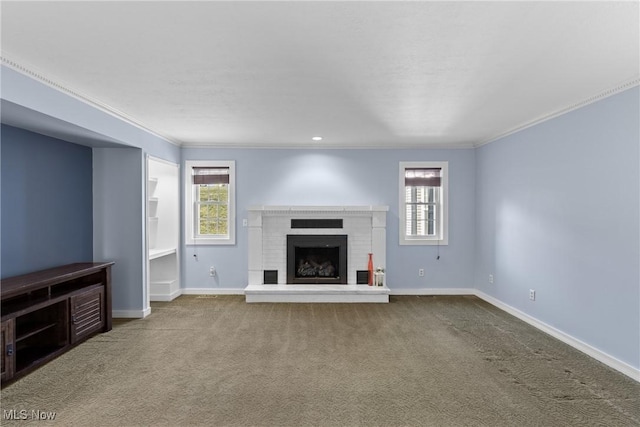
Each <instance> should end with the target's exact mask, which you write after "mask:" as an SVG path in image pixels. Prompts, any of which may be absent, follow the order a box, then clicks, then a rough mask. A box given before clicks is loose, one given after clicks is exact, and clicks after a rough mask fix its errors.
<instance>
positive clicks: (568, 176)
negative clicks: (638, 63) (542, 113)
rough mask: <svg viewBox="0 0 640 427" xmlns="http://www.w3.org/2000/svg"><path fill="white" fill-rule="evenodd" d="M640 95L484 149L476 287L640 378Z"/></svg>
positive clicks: (573, 114) (479, 158)
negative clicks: (533, 295)
mask: <svg viewBox="0 0 640 427" xmlns="http://www.w3.org/2000/svg"><path fill="white" fill-rule="evenodd" d="M639 95H640V89H639V88H637V87H636V88H633V89H631V90H628V91H625V92H623V93H621V94H618V95H615V96H612V97H609V98H606V99H604V100H602V101H599V102H597V103H594V104H591V105H589V106H586V107H584V108H581V109H579V110H576V111H573V112H570V113H568V114H565V115H562V116H560V117H557V118H555V119H553V120H549V121H547V122H544V123H542V124H539V125H537V126H534V127H531V128H528V129H526V130H523V131H521V132H518V133H516V134H514V135H511V136H508V137H506V138H504V139H502V140H500V141H496V142H493V143H491V144H488V145H485V146H483V147H481V148H480V149H478V150H477V153H476V156H477V192H476V200H477V207H476V209H477V222H476V227H475V228H476V231H477V239H476V244H477V246H476V259H477V264H476V273H475V287H476V288H478V289H480V290H481V291H483V292H485V293H487V294H489V295H491V296H493V297H495V298H497V299H498V300H500V301H501V302H503V303H505V304H507V305H510V306H511V307H514V308H516V309H518V310H520V311H522V312H525V313H527V314H528V315H530V316H533V317H534V318H536V319H538V320H540V321H542V322H545V323H547V324H548V325H550V326H552V327H554V328H556V329H559V330H561V331H563V332H565V333H567V334H569V335H571V336H573V337H574V338H577V339H578V340H581V341H583V342H585V343H588V344H589V345H591V346H593V347H595V348H597V349H600V350H602V351H604V352H605V353H608V354H609V355H610V356H613V357H614V358H617V359H618V360H621V361H623V362H625V363H627V364H629V365H631V366H633V367H635V368H636V369H637V368H638V367H640V227H639V222H640V211H639V208H640V171H639V169H640V166H639V165H640V148H639V146H640V135H639V129H640V123H639V121H640V119H639V117H640V109H639ZM489 274H494V275H495V282H494V284H489V283H488V275H489ZM529 289H535V291H536V300H535V301H529Z"/></svg>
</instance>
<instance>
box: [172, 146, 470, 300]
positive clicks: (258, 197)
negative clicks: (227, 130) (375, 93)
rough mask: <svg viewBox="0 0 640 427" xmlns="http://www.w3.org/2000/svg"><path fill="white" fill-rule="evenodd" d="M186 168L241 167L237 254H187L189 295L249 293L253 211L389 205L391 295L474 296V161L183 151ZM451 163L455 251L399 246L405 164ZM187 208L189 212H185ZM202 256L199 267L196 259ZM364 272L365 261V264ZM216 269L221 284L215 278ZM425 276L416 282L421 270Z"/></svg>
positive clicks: (392, 153) (437, 154) (400, 153)
mask: <svg viewBox="0 0 640 427" xmlns="http://www.w3.org/2000/svg"><path fill="white" fill-rule="evenodd" d="M182 152H183V160H198V159H215V160H235V161H236V186H237V188H236V209H237V219H238V220H237V230H236V232H237V234H236V245H234V246H217V247H216V246H198V247H194V246H187V247H186V248H184V249H185V250H183V251H182V254H183V262H182V269H183V277H182V283H184V285H183V286H184V287H188V288H211V287H222V288H244V287H245V286H246V284H247V283H248V272H247V262H248V261H247V258H248V253H249V249H248V237H247V228H245V227H242V219H243V218H247V216H248V215H247V208H248V207H249V206H252V205H388V206H389V212H388V215H387V283H388V284H389V287H390V288H392V289H395V290H397V289H420V288H425V287H426V288H468V287H470V284H471V283H472V280H473V266H474V262H475V259H474V239H475V233H474V200H475V199H474V191H475V186H474V178H475V153H474V150H472V149H460V150H384V149H378V150H346V149H345V150H340V149H338V150H315V149H299V150H289V149H287V150H285V149H281V150H257V149H244V150H243V149H236V150H233V149H204V148H202V149H195V148H191V149H189V148H186V149H183V150H182ZM428 160H432V161H436V160H448V161H449V193H450V199H449V221H450V222H449V234H450V235H449V245H448V246H441V247H440V255H441V257H440V260H436V253H437V250H438V249H437V247H435V246H400V245H399V243H398V240H399V236H398V232H399V231H398V230H399V222H398V221H399V219H398V197H399V195H398V173H399V172H398V170H399V169H398V168H399V162H400V161H428ZM183 208H184V207H183ZM195 251H197V252H198V260H199V261H196V260H195V258H194V257H193V254H194V252H195ZM362 263H363V265H362V268H363V269H364V268H365V267H366V265H365V263H366V260H362ZM210 265H215V267H216V269H217V272H218V274H217V277H214V278H211V277H209V266H210ZM419 268H424V269H425V276H424V277H418V269H419Z"/></svg>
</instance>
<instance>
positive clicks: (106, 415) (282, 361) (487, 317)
mask: <svg viewBox="0 0 640 427" xmlns="http://www.w3.org/2000/svg"><path fill="white" fill-rule="evenodd" d="M152 311H153V312H152V314H151V315H150V316H149V317H147V318H146V319H142V320H129V321H116V322H115V325H114V329H113V331H111V332H109V333H107V334H101V335H99V336H96V337H94V338H92V339H90V340H89V341H87V342H85V343H84V344H82V345H80V346H79V347H77V348H75V349H73V350H72V351H71V352H69V353H67V354H65V355H63V356H61V357H59V358H58V359H56V360H54V361H52V362H50V363H49V364H47V365H45V366H44V367H42V368H40V369H38V370H37V371H35V372H33V373H32V374H30V375H29V376H27V377H25V378H23V379H21V380H19V381H17V382H16V383H14V384H12V385H10V386H8V387H6V388H5V389H3V390H2V408H3V410H4V411H6V410H9V409H16V410H22V409H25V410H27V411H29V412H30V411H31V410H41V411H55V412H56V420H55V422H53V423H52V422H35V421H33V420H27V421H15V422H13V421H7V420H6V419H3V420H2V425H12V424H14V423H15V424H16V425H17V424H19V425H27V424H30V423H31V422H32V421H33V422H34V423H35V424H38V425H64V426H138V425H140V426H142V425H148V426H160V425H167V426H180V425H207V426H305V425H313V426H401V425H406V426H573V425H575V426H631V425H640V384H639V383H637V382H635V381H633V380H631V379H630V378H628V377H626V376H624V375H622V374H620V373H618V372H616V371H614V370H612V369H610V368H608V367H606V366H604V365H602V364H601V363H599V362H597V361H595V360H593V359H591V358H589V357H587V356H585V355H583V354H582V353H580V352H578V351H576V350H574V349H572V348H570V347H569V346H567V345H565V344H562V343H560V342H558V341H557V340H555V339H554V338H551V337H549V336H547V335H545V334H544V333H541V332H539V331H537V330H535V329H534V328H532V327H530V326H529V325H527V324H525V323H523V322H521V321H519V320H517V319H515V318H514V317H512V316H510V315H508V314H506V313H504V312H502V311H500V310H498V309H496V308H494V307H492V306H491V305H489V304H487V303H485V302H483V301H481V300H479V299H478V298H475V297H415V296H414V297H392V298H391V303H390V304H246V303H245V302H244V297H240V296H217V297H215V296H208V297H207V296H202V297H198V296H183V297H180V298H178V299H177V300H175V301H173V302H171V303H154V304H153V305H152Z"/></svg>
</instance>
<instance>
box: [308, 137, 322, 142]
mask: <svg viewBox="0 0 640 427" xmlns="http://www.w3.org/2000/svg"><path fill="white" fill-rule="evenodd" d="M311 139H313V140H314V141H322V137H321V136H314V137H313V138H311Z"/></svg>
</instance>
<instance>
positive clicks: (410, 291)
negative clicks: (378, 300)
mask: <svg viewBox="0 0 640 427" xmlns="http://www.w3.org/2000/svg"><path fill="white" fill-rule="evenodd" d="M390 289H391V292H390V294H389V295H475V294H476V290H475V289H471V288H419V289H416V288H405V289H402V288H390Z"/></svg>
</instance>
